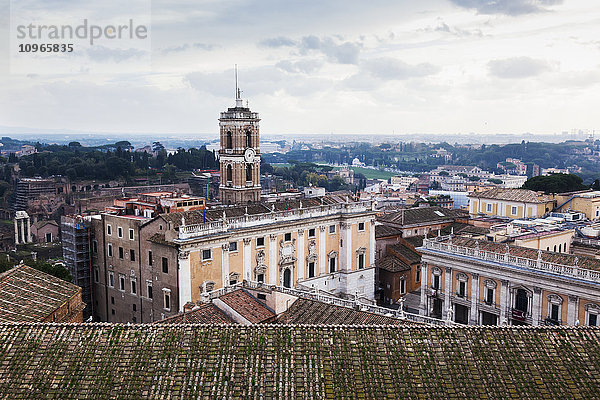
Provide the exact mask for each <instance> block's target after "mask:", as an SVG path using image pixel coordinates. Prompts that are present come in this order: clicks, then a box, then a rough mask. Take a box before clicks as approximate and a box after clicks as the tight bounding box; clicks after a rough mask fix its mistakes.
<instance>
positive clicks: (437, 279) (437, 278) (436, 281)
mask: <svg viewBox="0 0 600 400" xmlns="http://www.w3.org/2000/svg"><path fill="white" fill-rule="evenodd" d="M433 288H434V289H435V290H439V288H440V276H439V275H434V276H433Z"/></svg>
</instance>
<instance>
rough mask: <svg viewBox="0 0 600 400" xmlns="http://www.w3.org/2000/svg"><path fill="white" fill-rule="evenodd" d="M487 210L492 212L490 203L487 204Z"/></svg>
mask: <svg viewBox="0 0 600 400" xmlns="http://www.w3.org/2000/svg"><path fill="white" fill-rule="evenodd" d="M487 212H492V205H491V204H490V203H488V204H487Z"/></svg>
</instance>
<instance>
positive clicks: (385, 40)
mask: <svg viewBox="0 0 600 400" xmlns="http://www.w3.org/2000/svg"><path fill="white" fill-rule="evenodd" d="M2 1H3V3H2V4H4V6H3V7H2V12H3V14H4V15H3V17H4V19H3V20H2V21H0V22H3V24H2V25H3V26H5V25H6V22H7V15H8V11H7V10H8V8H7V6H6V4H7V3H6V2H7V0H2ZM20 1H24V0H20ZM70 3H71V2H69V1H65V0H52V1H48V2H46V3H45V4H46V5H47V7H54V10H59V9H61V8H65V7H67V8H69V9H71V10H72V7H70V6H69V4H70ZM79 3H86V4H90V6H89V7H92V6H91V5H92V4H98V2H79ZM598 4H599V3H598V0H427V1H400V0H389V1H384V0H369V1H364V0H344V1H341V0H331V1H327V0H303V1H292V0H231V1H225V0H201V1H199V0H193V1H192V0H190V1H185V0H164V1H153V2H152V23H151V40H152V47H151V48H152V54H151V56H152V63H151V65H148V68H140V69H139V70H131V68H127V67H126V66H125V65H126V64H127V61H128V60H127V55H123V54H120V55H119V54H111V53H110V52H102V51H99V49H102V47H101V46H98V47H96V48H94V52H91V51H88V52H87V53H86V57H90V62H95V63H98V62H99V63H102V62H107V63H108V62H110V63H112V65H113V66H114V65H115V64H116V65H118V64H119V63H123V65H124V67H123V68H122V70H120V71H119V69H117V71H118V72H115V69H114V68H112V69H111V70H110V72H106V73H99V72H95V73H90V72H78V73H69V74H55V73H53V71H51V70H49V71H44V73H39V74H29V75H25V74H14V73H13V74H10V73H8V69H7V65H6V62H7V60H6V57H0V59H1V60H2V63H5V64H3V70H2V71H3V72H2V74H1V75H0V89H1V90H0V125H2V126H19V127H30V128H42V129H70V130H82V131H101V132H156V133H173V132H181V133H186V134H189V133H211V132H214V133H215V134H216V132H217V131H218V121H217V118H218V117H219V112H221V111H224V110H225V109H226V108H227V107H231V106H233V103H234V100H233V98H234V86H235V82H234V73H233V66H234V64H236V63H237V64H238V69H239V82H240V87H241V89H242V90H243V94H242V95H243V97H244V98H246V99H248V100H249V105H250V107H251V109H252V110H254V111H257V112H259V113H260V116H261V118H262V121H261V129H262V132H263V133H266V134H278V133H289V134H301V133H327V134H329V133H368V134H391V133H396V134H402V133H417V132H423V133H469V132H476V133H482V134H485V133H523V132H532V133H553V132H560V131H565V130H570V129H573V128H579V129H597V130H600V112H599V111H598V106H599V104H600V101H599V100H600V94H599V93H600V85H599V82H600V36H599V35H598V33H599V32H600V7H599V5H598ZM80 7H83V6H80ZM83 11H85V10H82V9H77V10H76V11H75V12H71V17H70V18H71V19H72V20H70V22H79V21H78V19H79V18H82V17H80V16H79V14H78V13H79V12H82V14H81V15H84V14H85V13H84V12H83ZM87 11H88V12H92V11H93V12H96V13H97V14H99V15H100V14H103V13H104V14H103V15H104V18H108V19H110V17H111V13H113V12H114V10H99V9H96V10H92V9H89V10H87ZM86 15H87V14H86ZM5 33H6V30H5ZM5 36H8V35H5ZM7 46H9V45H8V40H4V42H3V43H2V52H3V53H4V54H7V53H8V49H7ZM133 54H135V53H133ZM132 57H133V56H132ZM107 71H108V68H107Z"/></svg>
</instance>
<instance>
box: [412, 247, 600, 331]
mask: <svg viewBox="0 0 600 400" xmlns="http://www.w3.org/2000/svg"><path fill="white" fill-rule="evenodd" d="M419 250H420V251H421V253H422V264H421V269H422V273H421V276H422V279H423V281H422V286H421V313H422V315H426V316H433V317H436V318H441V319H448V320H452V321H454V322H457V323H463V324H469V325H589V326H597V325H599V324H600V319H599V318H600V261H598V260H596V259H592V258H587V257H576V256H572V255H567V254H559V253H554V252H547V251H541V250H533V249H529V248H524V247H518V246H508V245H504V244H498V243H491V242H486V241H481V242H479V241H477V240H474V239H469V238H464V237H452V236H446V237H440V238H434V239H425V240H424V242H423V246H422V247H420V248H419Z"/></svg>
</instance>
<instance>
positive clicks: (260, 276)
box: [256, 274, 265, 282]
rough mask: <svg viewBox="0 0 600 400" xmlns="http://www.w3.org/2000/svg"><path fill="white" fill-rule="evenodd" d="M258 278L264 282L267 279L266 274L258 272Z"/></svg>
mask: <svg viewBox="0 0 600 400" xmlns="http://www.w3.org/2000/svg"><path fill="white" fill-rule="evenodd" d="M256 280H257V281H259V282H264V281H265V274H258V275H257V276H256Z"/></svg>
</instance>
